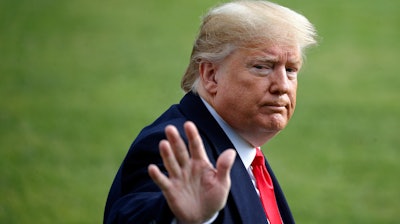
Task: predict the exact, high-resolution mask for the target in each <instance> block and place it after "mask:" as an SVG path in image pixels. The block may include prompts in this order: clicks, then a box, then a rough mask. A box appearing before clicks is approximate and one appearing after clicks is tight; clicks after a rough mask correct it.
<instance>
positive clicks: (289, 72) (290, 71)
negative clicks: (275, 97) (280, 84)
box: [286, 67, 298, 79]
mask: <svg viewBox="0 0 400 224" xmlns="http://www.w3.org/2000/svg"><path fill="white" fill-rule="evenodd" d="M297 73H298V69H296V68H290V67H289V68H286V74H287V76H288V77H289V78H291V79H295V78H296V77H297Z"/></svg>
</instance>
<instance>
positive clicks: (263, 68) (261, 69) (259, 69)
mask: <svg viewBox="0 0 400 224" xmlns="http://www.w3.org/2000/svg"><path fill="white" fill-rule="evenodd" d="M250 70H251V71H252V72H253V73H256V74H257V75H261V76H264V75H268V74H270V73H271V71H272V70H273V69H272V67H271V66H269V65H265V64H254V65H252V66H251V69H250Z"/></svg>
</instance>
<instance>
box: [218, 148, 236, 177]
mask: <svg viewBox="0 0 400 224" xmlns="http://www.w3.org/2000/svg"><path fill="white" fill-rule="evenodd" d="M235 158H236V151H235V150H233V149H227V150H225V151H224V152H223V153H222V154H221V155H220V156H219V158H218V160H217V178H218V179H219V181H221V182H225V181H229V183H230V176H229V174H230V171H231V168H232V165H233V162H234V161H235Z"/></svg>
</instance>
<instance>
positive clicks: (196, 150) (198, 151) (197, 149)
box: [184, 121, 209, 162]
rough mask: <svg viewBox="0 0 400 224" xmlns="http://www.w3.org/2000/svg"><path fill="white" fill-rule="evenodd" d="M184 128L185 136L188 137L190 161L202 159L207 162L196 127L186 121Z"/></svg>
mask: <svg viewBox="0 0 400 224" xmlns="http://www.w3.org/2000/svg"><path fill="white" fill-rule="evenodd" d="M184 128H185V133H186V136H187V137H188V141H189V150H190V154H191V157H192V159H202V160H205V161H207V162H209V160H208V156H207V154H206V151H205V150H204V145H203V141H202V140H201V137H200V135H199V132H198V131H197V127H196V125H195V124H194V123H193V122H191V121H187V122H186V123H185V124H184Z"/></svg>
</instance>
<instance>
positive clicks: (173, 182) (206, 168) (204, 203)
mask: <svg viewBox="0 0 400 224" xmlns="http://www.w3.org/2000/svg"><path fill="white" fill-rule="evenodd" d="M165 132H166V135H167V139H168V140H163V141H161V142H160V153H161V157H162V158H163V162H164V165H165V167H166V169H167V171H168V173H169V177H167V176H165V175H164V174H162V173H161V172H160V170H159V169H158V168H157V167H156V166H154V165H150V166H149V174H150V176H151V177H152V179H153V180H154V181H155V183H156V184H157V185H158V186H159V187H160V188H161V190H162V191H163V194H164V196H165V198H166V200H167V202H168V205H169V207H170V209H171V210H172V212H173V213H174V215H175V217H176V218H177V219H178V220H179V221H181V222H184V223H200V222H203V221H206V220H207V219H209V218H211V217H212V216H213V215H214V214H216V213H217V212H218V211H219V210H221V209H222V208H223V207H224V206H225V204H226V200H227V196H228V192H229V189H230V184H231V183H230V176H229V172H230V169H231V167H232V164H233V161H234V158H235V155H236V154H235V151H234V150H226V151H225V152H224V153H222V154H221V156H220V158H218V161H217V167H216V168H214V167H213V165H212V164H211V163H210V162H209V160H208V157H207V154H206V153H205V151H204V147H203V143H202V141H201V138H200V136H199V134H198V132H197V129H196V127H195V126H194V124H193V123H191V122H187V123H185V132H186V135H187V136H188V139H189V151H190V154H191V158H189V153H188V150H187V147H186V145H185V143H184V142H183V140H182V139H181V137H180V136H179V133H178V131H177V130H176V128H175V127H173V126H168V127H167V128H166V130H165Z"/></svg>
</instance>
